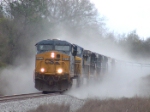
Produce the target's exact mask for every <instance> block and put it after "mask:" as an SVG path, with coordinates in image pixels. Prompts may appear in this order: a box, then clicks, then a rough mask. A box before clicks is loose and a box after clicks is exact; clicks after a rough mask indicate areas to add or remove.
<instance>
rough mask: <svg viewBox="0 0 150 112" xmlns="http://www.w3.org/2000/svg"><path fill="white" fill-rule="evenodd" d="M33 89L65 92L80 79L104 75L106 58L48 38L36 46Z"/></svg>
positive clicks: (78, 83) (62, 41)
mask: <svg viewBox="0 0 150 112" xmlns="http://www.w3.org/2000/svg"><path fill="white" fill-rule="evenodd" d="M35 46H36V48H37V54H36V60H35V73H34V78H35V79H34V80H35V88H36V89H38V90H40V91H49V92H50V91H65V90H67V89H69V88H70V87H71V86H72V82H73V79H76V80H77V85H78V86H80V84H81V83H82V82H83V80H82V79H83V77H84V78H86V79H89V78H90V77H91V76H97V75H100V74H102V73H104V72H105V71H106V69H107V61H108V58H107V57H105V56H102V55H100V54H98V53H94V52H91V51H89V50H84V49H83V48H82V47H80V46H78V45H76V44H71V43H69V42H67V41H64V40H58V39H52V40H50V39H48V40H42V41H40V42H38V43H36V45H35Z"/></svg>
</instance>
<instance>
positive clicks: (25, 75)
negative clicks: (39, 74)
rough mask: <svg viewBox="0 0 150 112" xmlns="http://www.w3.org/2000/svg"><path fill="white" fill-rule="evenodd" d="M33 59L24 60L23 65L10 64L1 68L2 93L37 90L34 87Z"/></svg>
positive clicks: (20, 92) (9, 93) (14, 93)
mask: <svg viewBox="0 0 150 112" xmlns="http://www.w3.org/2000/svg"><path fill="white" fill-rule="evenodd" d="M33 60H34V59H33ZM33 60H32V61H31V60H24V62H23V63H22V64H21V65H20V64H19V65H16V66H9V67H7V68H5V69H3V70H1V72H0V74H1V77H0V94H1V95H16V94H26V93H32V92H37V90H36V89H35V88H34V80H33V73H34V62H33Z"/></svg>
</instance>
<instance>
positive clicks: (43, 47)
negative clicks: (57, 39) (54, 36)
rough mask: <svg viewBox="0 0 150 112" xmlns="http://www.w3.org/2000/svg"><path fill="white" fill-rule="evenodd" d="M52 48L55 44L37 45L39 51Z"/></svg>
mask: <svg viewBox="0 0 150 112" xmlns="http://www.w3.org/2000/svg"><path fill="white" fill-rule="evenodd" d="M52 49H53V45H38V46H37V51H38V52H43V51H50V50H52Z"/></svg>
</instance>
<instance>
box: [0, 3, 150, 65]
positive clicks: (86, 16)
mask: <svg viewBox="0 0 150 112" xmlns="http://www.w3.org/2000/svg"><path fill="white" fill-rule="evenodd" d="M107 30H108V29H107V28H106V26H105V19H104V18H103V17H102V16H101V15H100V14H99V13H98V11H97V9H96V8H95V6H94V5H93V4H92V3H91V2H90V1H89V0H82V1H81V0H63V1H62V0H15V1H13V0H12V1H11V0H4V1H2V2H1V4H0V66H1V67H2V66H6V65H12V64H13V63H14V60H15V59H16V57H18V56H20V57H23V58H28V57H30V56H31V54H32V52H33V50H32V49H30V47H33V46H34V45H33V44H34V43H33V41H34V40H38V39H39V38H40V37H49V38H53V37H57V36H59V35H63V34H64V33H65V34H67V35H69V36H70V38H77V39H78V38H80V37H85V38H87V39H88V38H93V37H94V39H95V38H102V39H103V40H107V39H111V40H113V41H114V42H115V44H116V45H117V46H118V45H119V46H120V47H123V48H124V46H127V47H125V51H127V52H130V53H131V56H133V57H136V58H143V57H144V58H148V57H149V54H150V50H149V48H150V45H149V43H150V39H147V40H145V41H144V40H141V39H140V37H139V36H138V35H137V34H136V32H134V31H133V32H131V33H129V34H127V35H126V36H125V37H124V36H123V35H122V36H121V39H120V40H119V41H117V42H116V40H118V37H115V35H113V34H112V35H110V34H111V33H110V32H108V31H107ZM135 53H136V55H135Z"/></svg>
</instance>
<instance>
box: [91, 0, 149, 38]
mask: <svg viewBox="0 0 150 112" xmlns="http://www.w3.org/2000/svg"><path fill="white" fill-rule="evenodd" d="M91 1H92V2H93V3H94V4H95V6H96V7H97V9H98V11H99V13H100V15H103V16H105V18H106V19H107V21H106V25H107V27H108V28H110V30H111V31H114V32H116V33H129V32H130V31H132V30H136V31H137V34H138V35H139V36H140V37H141V38H142V39H145V38H147V37H150V32H149V29H150V24H149V23H150V13H149V11H150V7H149V6H150V2H149V0H91Z"/></svg>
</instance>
